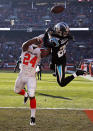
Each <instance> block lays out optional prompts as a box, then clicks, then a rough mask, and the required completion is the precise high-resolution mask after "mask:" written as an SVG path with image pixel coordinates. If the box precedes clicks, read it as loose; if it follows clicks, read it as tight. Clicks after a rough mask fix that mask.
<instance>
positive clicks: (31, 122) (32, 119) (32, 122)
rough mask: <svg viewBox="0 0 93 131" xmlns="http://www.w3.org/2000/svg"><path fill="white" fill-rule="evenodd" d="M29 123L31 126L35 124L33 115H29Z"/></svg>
mask: <svg viewBox="0 0 93 131" xmlns="http://www.w3.org/2000/svg"><path fill="white" fill-rule="evenodd" d="M30 125H31V126H35V125H36V123H35V118H34V117H31V121H30Z"/></svg>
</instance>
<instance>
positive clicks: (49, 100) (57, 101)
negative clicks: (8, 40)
mask: <svg viewBox="0 0 93 131" xmlns="http://www.w3.org/2000/svg"><path fill="white" fill-rule="evenodd" d="M17 75H18V74H17V73H3V72H2V73H0V107H29V102H28V103H27V105H24V104H23V96H21V95H17V94H15V93H14V85H15V80H16V78H17ZM36 99H37V108H63V109H64V110H46V109H45V110H37V125H36V127H35V128H34V127H32V128H31V127H29V118H28V117H29V116H30V112H29V109H17V108H16V109H11V108H10V109H0V129H1V130H0V131H6V130H8V131H29V130H31V131H52V130H53V131H61V130H62V131H68V130H69V131H70V130H71V131H93V127H92V126H93V124H92V123H91V122H90V121H89V119H88V118H87V116H86V115H85V113H84V112H83V111H79V110H78V111H75V110H74V109H93V81H90V80H87V79H84V78H81V77H78V78H75V79H74V80H73V81H72V82H71V83H70V84H68V85H67V86H66V87H60V86H59V85H58V84H57V82H56V78H55V77H53V76H52V74H47V73H46V74H42V80H41V81H40V80H38V81H37V90H36ZM68 108H71V109H72V110H73V112H74V113H73V112H72V110H67V109H68ZM15 112H17V113H15ZM22 112H23V113H22ZM42 112H43V113H42ZM44 112H45V113H44ZM19 114H20V115H19ZM21 114H23V116H22V115H21ZM25 114H27V117H26V116H25ZM49 114H50V116H49ZM62 114H63V116H62ZM42 115H43V116H42ZM9 116H10V117H9ZM8 118H9V120H10V121H9V120H8ZM40 118H41V119H40ZM42 118H43V119H44V120H42ZM25 119H27V121H25ZM56 119H58V121H57V120H56ZM7 121H8V122H7ZM17 121H21V122H20V124H18V125H17V126H15V125H16V123H17ZM44 121H45V123H46V124H44ZM56 122H57V125H58V126H57V125H56ZM5 123H7V124H5ZM22 123H24V125H23V124H22ZM80 123H81V125H80ZM42 124H43V125H42ZM53 124H55V125H56V126H53ZM10 125H11V126H10ZM47 125H48V126H47ZM84 125H85V126H84ZM73 126H75V127H76V128H75V129H73ZM4 127H5V128H4ZM44 128H45V130H43V129H44ZM83 129H84V130H83Z"/></svg>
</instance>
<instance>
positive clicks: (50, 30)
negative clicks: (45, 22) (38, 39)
mask: <svg viewBox="0 0 93 131" xmlns="http://www.w3.org/2000/svg"><path fill="white" fill-rule="evenodd" d="M46 32H47V33H49V32H54V30H53V29H52V28H51V27H49V28H47V29H46Z"/></svg>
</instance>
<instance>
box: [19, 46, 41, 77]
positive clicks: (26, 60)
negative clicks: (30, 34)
mask: <svg viewBox="0 0 93 131" xmlns="http://www.w3.org/2000/svg"><path fill="white" fill-rule="evenodd" d="M40 54H41V51H40V48H38V47H36V45H34V44H32V45H31V46H29V48H28V50H27V51H25V52H22V54H21V66H20V67H21V70H20V74H22V75H24V76H27V77H28V76H30V77H32V76H35V74H36V66H37V63H38V62H39V61H40V58H41V57H40Z"/></svg>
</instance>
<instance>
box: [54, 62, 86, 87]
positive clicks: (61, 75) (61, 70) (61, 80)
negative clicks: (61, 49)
mask: <svg viewBox="0 0 93 131" xmlns="http://www.w3.org/2000/svg"><path fill="white" fill-rule="evenodd" d="M85 73H86V72H85V71H82V70H77V71H76V73H74V74H72V75H70V76H67V77H65V64H63V65H57V66H56V74H57V82H58V84H59V85H60V86H61V87H64V86H66V85H67V84H68V83H70V82H71V81H72V80H73V79H74V78H75V77H77V76H79V75H84V74H85Z"/></svg>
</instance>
